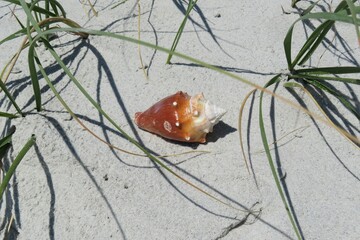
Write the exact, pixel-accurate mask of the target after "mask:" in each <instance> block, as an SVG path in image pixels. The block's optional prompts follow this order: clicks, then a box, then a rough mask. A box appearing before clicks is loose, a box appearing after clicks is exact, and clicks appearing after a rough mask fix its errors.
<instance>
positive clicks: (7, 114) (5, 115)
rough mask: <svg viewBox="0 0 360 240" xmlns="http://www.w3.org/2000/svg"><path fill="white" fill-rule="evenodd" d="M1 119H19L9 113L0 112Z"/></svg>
mask: <svg viewBox="0 0 360 240" xmlns="http://www.w3.org/2000/svg"><path fill="white" fill-rule="evenodd" d="M0 117H6V118H17V117H18V116H16V115H15V114H12V113H7V112H0Z"/></svg>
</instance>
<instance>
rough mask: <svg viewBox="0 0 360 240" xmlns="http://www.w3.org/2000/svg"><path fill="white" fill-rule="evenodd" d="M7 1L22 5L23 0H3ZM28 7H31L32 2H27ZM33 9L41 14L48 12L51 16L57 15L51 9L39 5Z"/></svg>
mask: <svg viewBox="0 0 360 240" xmlns="http://www.w3.org/2000/svg"><path fill="white" fill-rule="evenodd" d="M3 1H5V2H10V3H13V4H16V5H21V0H3ZM25 4H26V5H27V6H28V7H30V5H31V4H30V3H25ZM33 10H34V11H35V12H37V13H41V14H48V15H49V16H52V17H55V16H56V15H55V14H54V13H52V12H50V11H46V10H45V9H44V8H41V7H37V6H35V7H34V8H33Z"/></svg>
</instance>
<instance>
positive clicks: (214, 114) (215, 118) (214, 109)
mask: <svg viewBox="0 0 360 240" xmlns="http://www.w3.org/2000/svg"><path fill="white" fill-rule="evenodd" d="M225 113H226V110H225V109H222V108H220V107H218V106H216V105H214V104H212V103H211V102H210V101H206V103H205V115H206V119H207V120H208V121H209V122H210V123H211V124H210V126H209V132H212V130H213V127H214V125H216V124H217V123H218V122H219V121H220V119H221V118H222V116H224V114H225Z"/></svg>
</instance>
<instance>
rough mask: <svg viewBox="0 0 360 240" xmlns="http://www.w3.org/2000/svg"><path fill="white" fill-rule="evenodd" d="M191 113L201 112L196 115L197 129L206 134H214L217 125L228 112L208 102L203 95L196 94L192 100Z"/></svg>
mask: <svg viewBox="0 0 360 240" xmlns="http://www.w3.org/2000/svg"><path fill="white" fill-rule="evenodd" d="M190 107H191V112H192V113H194V112H200V115H196V116H195V117H196V120H195V121H194V122H195V127H196V128H197V129H198V130H200V131H202V132H204V133H208V132H212V131H213V127H214V125H216V124H217V123H218V122H219V121H220V119H221V118H222V116H224V114H225V113H226V110H224V109H222V108H220V107H218V106H216V105H214V104H213V103H211V102H210V101H209V100H206V99H205V97H204V95H203V94H202V93H199V94H196V95H194V96H192V97H191V99H190Z"/></svg>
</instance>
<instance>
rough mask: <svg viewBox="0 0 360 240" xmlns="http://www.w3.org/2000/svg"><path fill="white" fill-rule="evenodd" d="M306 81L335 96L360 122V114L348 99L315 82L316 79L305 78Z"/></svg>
mask: <svg viewBox="0 0 360 240" xmlns="http://www.w3.org/2000/svg"><path fill="white" fill-rule="evenodd" d="M304 80H305V81H306V82H308V83H309V84H311V85H313V86H315V87H317V88H319V89H322V90H324V91H326V92H328V93H330V94H332V95H333V96H335V97H336V98H337V99H339V101H340V102H341V103H342V104H343V105H344V107H345V108H347V109H348V110H349V111H350V112H351V113H352V114H354V115H355V117H356V118H357V119H359V120H360V113H359V112H358V111H357V109H356V108H355V107H354V106H353V105H352V104H351V103H350V102H349V101H348V100H347V99H346V97H344V96H343V95H342V94H341V93H340V92H339V91H336V90H334V89H332V88H330V87H328V86H326V85H325V84H324V83H322V82H320V81H318V80H315V79H310V78H304Z"/></svg>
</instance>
